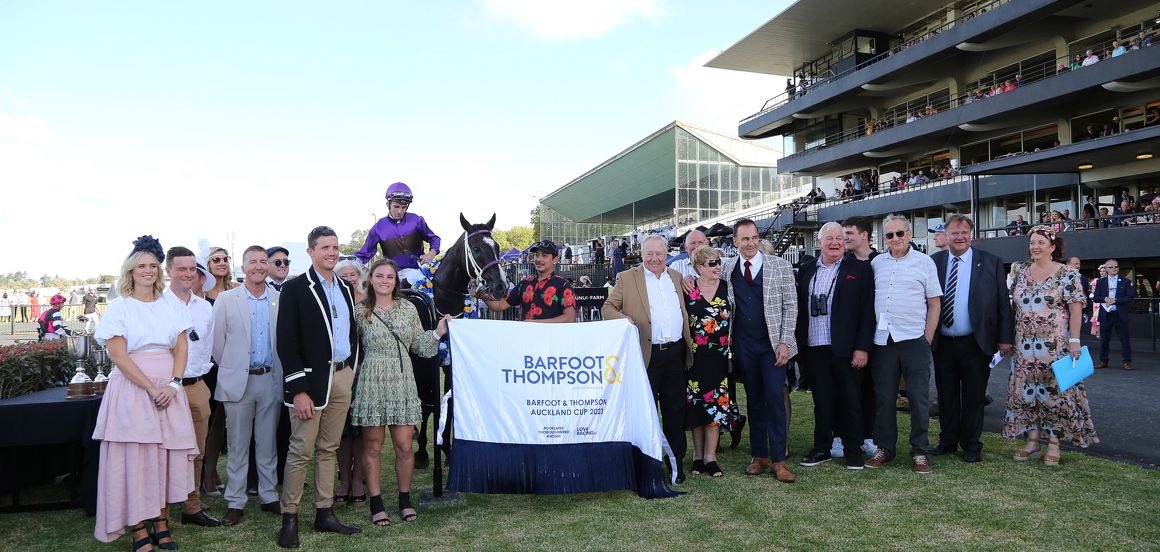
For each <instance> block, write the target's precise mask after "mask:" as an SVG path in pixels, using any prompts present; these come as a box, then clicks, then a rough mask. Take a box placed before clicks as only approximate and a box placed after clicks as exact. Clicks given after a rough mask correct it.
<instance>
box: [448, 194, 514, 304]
mask: <svg viewBox="0 0 1160 552" xmlns="http://www.w3.org/2000/svg"><path fill="white" fill-rule="evenodd" d="M459 224H460V225H462V226H463V236H464V238H463V249H464V253H465V254H466V255H465V256H466V263H467V266H468V267H469V269H468V275H469V276H470V277H471V278H472V279H474V283H475V289H476V290H478V291H479V293H480V295H483V296H484V297H486V298H488V299H492V300H497V299H502V298H504V297H507V292H508V281H507V275H506V274H504V271H503V269H502V267H500V263H499V244H498V243H496V241H495V238H493V237H492V235H491V231H492V230H493V229H494V228H495V215H494V214H493V215H491V220H488V221H487V223H486V224H471V223H470V222H467V218H466V217H464V216H463V213H460V214H459Z"/></svg>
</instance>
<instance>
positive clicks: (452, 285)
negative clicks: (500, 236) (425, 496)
mask: <svg viewBox="0 0 1160 552" xmlns="http://www.w3.org/2000/svg"><path fill="white" fill-rule="evenodd" d="M459 223H460V225H461V226H462V227H463V233H462V234H460V236H459V239H458V240H456V241H455V244H454V245H452V246H451V247H450V248H449V249H446V250H445V251H444V255H443V258H442V260H440V261H439V265H438V269H437V270H436V271H435V273H434V275H433V276H432V277H431V284H432V285H431V287H429V288H428V290H429V291H433V293H430V294H428V293H423V292H420V291H417V290H404V295H405V296H406V297H407V299H408V300H410V301H411V302H412V303H413V304H414V305H415V308H416V309H417V310H418V311H419V319H420V321H421V322H422V323H423V327H424V328H426V329H429V330H430V329H434V328H435V324H436V323H437V322H438V321H439V318H441V317H442V316H443V315H445V314H449V315H451V316H452V317H455V318H460V317H463V316H464V313H465V309H464V307H465V306H466V305H474V300H473V298H472V297H471V293H472V291H477V292H478V294H479V295H480V296H483V297H486V298H489V299H502V298H504V297H506V296H507V290H508V282H507V276H506V275H505V274H504V271H503V270H502V269H501V267H500V261H499V256H500V253H499V244H497V243H496V241H495V238H493V237H492V235H491V232H492V230H493V229H494V228H495V215H494V214H493V215H492V216H491V219H490V220H488V221H487V223H485V224H471V223H470V222H468V221H467V218H465V217H464V216H463V214H462V213H460V215H459ZM472 310H473V311H474V309H472ZM473 314H475V313H474V312H473ZM468 317H469V318H471V317H472V316H468ZM442 356H443V355H442V354H440V355H438V356H436V357H435V358H431V359H426V358H418V357H416V356H414V355H412V356H411V363H412V365H413V366H414V368H415V384H416V387H417V388H418V391H419V400H420V402H421V403H422V419H423V421H422V424H421V426H420V428H419V433H418V436H417V439H418V441H419V447H418V450H416V451H415V467H416V468H423V467H426V466H427V463H428V458H429V457H428V455H427V422H428V419H430V417H431V416H432V415H434V414H436V413H437V412H438V410H437V408H438V406H439V400H440V399H441V398H442V393H446V392H447V390H449V389H450V388H451V365H450V363H443V362H442V361H441V357H442ZM441 365H442V366H441ZM440 367H441V368H442V370H443V375H444V386H443V390H442V392H440V386H439V372H438V371H439V369H440ZM450 419H451V417H450V415H449V416H448V420H449V421H450ZM435 421H436V422H438V419H436V420H435ZM447 427H448V430H447V433H448V434H449V433H450V427H451V424H450V422H449V423H448V426H447ZM449 442H450V441H449V435H444V443H445V444H446V443H449ZM443 450H445V451H446V450H448V448H447V447H446V445H445V447H444V449H443Z"/></svg>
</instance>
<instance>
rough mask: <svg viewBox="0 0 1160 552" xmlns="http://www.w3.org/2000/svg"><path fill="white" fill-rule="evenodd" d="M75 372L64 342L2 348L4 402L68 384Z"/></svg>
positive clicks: (0, 392)
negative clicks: (11, 398)
mask: <svg viewBox="0 0 1160 552" xmlns="http://www.w3.org/2000/svg"><path fill="white" fill-rule="evenodd" d="M73 370H75V367H74V366H73V365H72V362H70V360H69V356H68V349H67V348H66V347H65V346H64V343H62V342H60V341H46V342H42V343H22V344H19V345H9V346H6V347H0V399H7V398H10V397H19V396H21V395H27V394H29V393H35V392H37V391H42V390H44V389H48V388H50V387H57V386H61V385H65V384H67V383H68V380H69V378H70V377H71V376H72V373H73Z"/></svg>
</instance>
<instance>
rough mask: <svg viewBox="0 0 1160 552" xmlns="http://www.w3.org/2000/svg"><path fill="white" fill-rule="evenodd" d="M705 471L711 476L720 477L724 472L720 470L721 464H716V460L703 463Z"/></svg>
mask: <svg viewBox="0 0 1160 552" xmlns="http://www.w3.org/2000/svg"><path fill="white" fill-rule="evenodd" d="M705 473H707V474H709V475H710V476H711V477H721V476H723V475H725V472H723V471H721V466H718V465H717V461H716V460H714V461H712V462H709V463H708V464H705Z"/></svg>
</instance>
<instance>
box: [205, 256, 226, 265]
mask: <svg viewBox="0 0 1160 552" xmlns="http://www.w3.org/2000/svg"><path fill="white" fill-rule="evenodd" d="M209 262H211V263H214V264H217V263H228V262H230V258H229V257H210V259H209Z"/></svg>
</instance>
